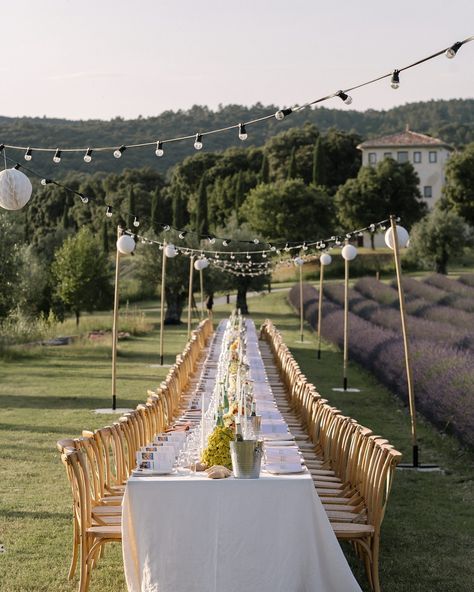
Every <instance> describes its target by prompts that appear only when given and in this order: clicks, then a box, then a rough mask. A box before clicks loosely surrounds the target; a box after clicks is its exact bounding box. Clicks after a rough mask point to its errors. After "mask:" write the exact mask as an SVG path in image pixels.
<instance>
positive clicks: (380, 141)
mask: <svg viewBox="0 0 474 592" xmlns="http://www.w3.org/2000/svg"><path fill="white" fill-rule="evenodd" d="M389 146H439V147H441V146H443V147H444V148H448V149H449V150H453V147H452V146H450V145H449V144H446V142H443V141H442V140H439V139H438V138H432V137H431V136H427V135H426V134H420V133H418V132H412V131H411V130H409V129H406V130H405V131H403V132H399V133H398V134H391V135H389V136H382V137H381V138H374V139H372V140H366V141H365V142H362V144H359V145H358V146H357V148H359V149H360V150H364V149H365V148H379V147H380V148H383V147H389Z"/></svg>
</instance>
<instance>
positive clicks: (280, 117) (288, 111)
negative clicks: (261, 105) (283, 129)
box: [275, 108, 293, 121]
mask: <svg viewBox="0 0 474 592" xmlns="http://www.w3.org/2000/svg"><path fill="white" fill-rule="evenodd" d="M291 113H293V109H291V108H288V109H279V110H278V111H277V112H276V113H275V119H277V120H278V121H283V120H284V119H285V117H287V116H288V115H291Z"/></svg>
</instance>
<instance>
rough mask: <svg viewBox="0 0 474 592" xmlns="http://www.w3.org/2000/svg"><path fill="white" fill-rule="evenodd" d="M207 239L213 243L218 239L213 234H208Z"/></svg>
mask: <svg viewBox="0 0 474 592" xmlns="http://www.w3.org/2000/svg"><path fill="white" fill-rule="evenodd" d="M207 240H208V241H209V242H210V243H211V245H213V244H214V243H215V242H216V239H215V238H214V237H213V236H208V237H207Z"/></svg>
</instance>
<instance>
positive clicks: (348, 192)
mask: <svg viewBox="0 0 474 592" xmlns="http://www.w3.org/2000/svg"><path fill="white" fill-rule="evenodd" d="M418 182H419V179H418V175H417V174H416V172H415V170H414V168H413V166H412V165H411V163H409V162H406V163H398V162H395V160H393V159H392V158H385V159H384V160H383V161H381V162H380V163H379V164H378V165H377V166H376V167H371V166H365V167H362V168H361V169H360V171H359V174H358V175H357V177H356V178H355V179H349V180H347V181H346V183H345V184H344V185H342V186H341V187H340V188H339V190H338V191H337V193H336V208H337V216H338V219H339V222H340V223H341V224H342V226H343V227H345V228H358V227H364V226H368V225H369V224H371V223H372V222H378V221H379V220H384V219H385V218H388V217H389V216H390V214H396V215H397V216H400V217H401V219H402V224H403V226H406V227H407V228H410V227H411V226H412V224H414V223H415V222H416V221H418V220H419V219H420V218H421V217H422V216H423V214H424V213H425V212H426V204H425V203H424V202H423V201H422V200H421V195H420V191H419V189H418ZM371 241H372V248H374V242H373V234H372V235H371Z"/></svg>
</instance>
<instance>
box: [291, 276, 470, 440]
mask: <svg viewBox="0 0 474 592" xmlns="http://www.w3.org/2000/svg"><path fill="white" fill-rule="evenodd" d="M303 300H304V311H305V318H306V319H307V320H308V321H309V322H310V323H311V325H312V326H313V327H315V326H316V323H317V311H318V309H317V301H318V292H317V290H315V289H314V288H312V287H311V286H305V287H304V292H303ZM290 301H291V302H292V303H293V305H294V306H295V307H296V308H298V305H299V287H298V286H295V287H294V288H293V289H292V290H291V291H290ZM322 321H323V322H322V333H323V336H324V338H325V339H327V340H329V341H331V342H333V343H335V344H337V345H339V346H340V347H342V345H343V338H344V335H343V309H342V306H341V305H340V304H337V303H336V302H334V301H327V300H326V301H325V303H324V307H323V319H322ZM349 323H350V335H351V336H352V339H350V342H349V346H350V357H351V359H353V360H355V361H357V362H358V363H360V364H361V365H362V366H364V367H365V368H366V369H368V370H370V371H371V372H373V374H374V375H375V376H376V377H377V378H378V379H379V380H380V381H381V382H382V383H383V384H385V385H386V386H387V387H388V388H389V389H390V390H391V391H392V392H394V393H396V394H397V395H398V396H400V397H401V398H402V399H403V400H404V401H405V402H406V397H407V385H406V375H405V364H404V351H403V341H402V338H401V335H400V332H399V331H395V330H392V329H389V328H385V327H382V326H379V325H376V324H374V323H372V322H370V321H368V320H366V319H363V318H361V317H360V316H359V315H357V314H354V313H353V312H350V313H349ZM410 343H411V352H412V360H413V378H414V387H415V395H416V405H417V409H418V410H419V411H420V412H421V413H423V415H425V416H426V417H427V418H428V419H430V420H431V421H432V422H433V423H434V424H435V425H437V426H438V427H439V428H441V429H443V430H446V431H448V432H450V433H453V434H455V435H456V436H457V437H458V438H459V439H460V440H461V441H462V442H464V443H465V444H467V445H468V446H471V447H474V397H473V393H474V364H473V356H472V353H469V352H463V351H460V350H459V349H457V348H453V347H450V346H448V345H445V344H440V343H437V342H435V341H427V340H424V339H411V340H410Z"/></svg>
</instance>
